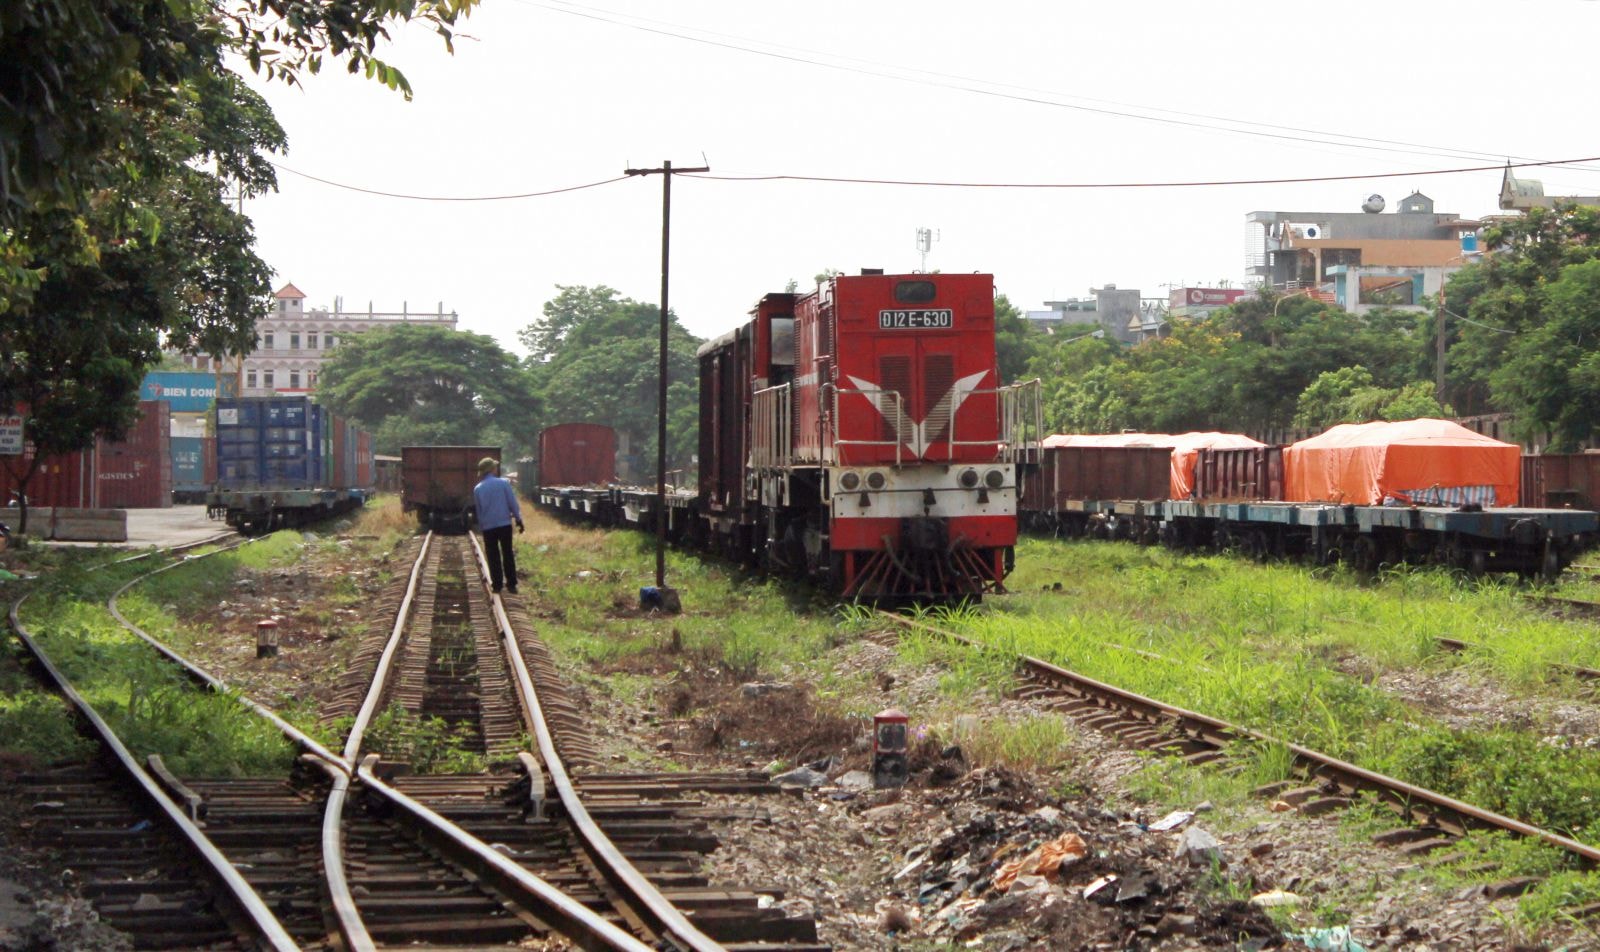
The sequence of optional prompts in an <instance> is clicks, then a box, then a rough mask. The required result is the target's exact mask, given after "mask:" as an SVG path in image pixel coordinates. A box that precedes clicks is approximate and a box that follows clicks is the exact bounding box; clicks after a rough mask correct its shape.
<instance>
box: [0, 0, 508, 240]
mask: <svg viewBox="0 0 1600 952" xmlns="http://www.w3.org/2000/svg"><path fill="white" fill-rule="evenodd" d="M476 4H477V0H340V2H338V3H327V2H324V0H7V2H6V3H5V4H3V5H0V63H5V64H6V68H5V69H4V70H0V228H3V227H5V226H9V225H11V224H13V221H14V219H13V217H12V216H14V215H17V214H23V213H26V212H27V211H28V210H29V209H31V208H33V207H35V206H37V205H41V204H43V205H53V206H62V207H67V208H73V209H76V208H78V207H80V206H81V204H82V202H83V201H84V200H85V199H86V197H88V196H89V195H90V194H91V193H92V192H93V191H94V190H95V189H97V188H100V187H102V186H103V185H104V184H105V182H106V179H107V177H109V178H110V180H112V181H116V180H117V179H119V178H120V175H119V174H118V171H117V166H118V165H119V164H120V163H121V162H122V161H123V160H124V159H125V158H126V157H127V156H128V155H129V154H130V153H136V152H137V151H138V148H139V145H140V143H139V140H138V138H137V135H136V133H137V132H139V131H140V126H141V123H140V121H139V117H140V116H142V115H147V114H151V113H162V112H166V111H170V110H171V109H172V108H173V106H174V105H175V104H177V103H179V102H181V101H183V100H184V99H186V98H188V97H189V96H191V95H192V94H193V84H194V83H195V82H196V81H198V80H201V79H205V78H210V79H215V78H217V77H220V76H223V75H225V74H226V72H227V71H226V68H225V67H224V66H223V56H224V54H225V53H229V52H234V53H238V54H239V55H241V56H242V57H244V59H245V60H246V61H247V62H248V63H249V64H250V67H251V69H253V70H255V71H256V72H258V73H264V74H265V75H266V76H268V77H269V78H271V79H275V80H281V81H283V82H286V83H290V84H294V83H296V82H298V80H299V77H300V74H301V72H302V71H309V72H312V73H315V72H317V71H318V70H320V69H321V67H322V64H323V62H324V60H325V58H326V59H337V60H342V61H343V62H344V63H345V66H346V68H347V69H348V70H349V71H350V72H352V73H355V72H362V71H364V72H365V73H366V75H367V76H368V77H369V78H372V79H375V80H378V81H380V82H383V83H385V84H386V85H388V86H389V87H390V88H392V89H399V90H401V91H403V92H405V93H406V94H407V95H408V96H409V93H410V85H409V83H407V82H406V79H405V77H404V75H402V74H401V73H400V71H399V70H397V69H395V68H394V67H393V66H390V65H389V64H387V63H385V62H383V61H382V60H381V59H378V58H377V57H376V56H375V55H374V51H375V50H376V47H377V43H378V41H380V40H383V39H386V38H387V37H388V27H389V25H390V24H392V23H395V22H398V21H410V20H420V21H423V22H427V23H431V24H432V25H433V26H434V28H435V29H436V30H437V31H438V32H439V34H440V35H441V36H442V37H443V39H444V41H445V43H446V45H448V44H449V43H450V40H451V29H452V27H453V26H454V25H455V23H456V21H457V20H458V19H459V18H460V17H462V16H465V15H466V14H468V13H469V12H470V11H471V9H472V7H474V6H475V5H476ZM220 171H221V172H222V174H224V175H228V176H230V177H233V173H234V172H235V171H236V170H235V169H231V168H227V167H223V168H221V169H220Z"/></svg>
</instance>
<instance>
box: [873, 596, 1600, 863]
mask: <svg viewBox="0 0 1600 952" xmlns="http://www.w3.org/2000/svg"><path fill="white" fill-rule="evenodd" d="M880 614H881V615H882V616H883V617H884V618H886V619H889V620H891V621H893V622H894V623H895V624H897V625H899V626H901V627H903V628H907V629H910V630H913V631H921V632H924V633H927V634H932V635H935V636H937V637H940V638H944V639H947V640H951V641H957V642H959V643H961V644H965V645H968V646H969V647H972V648H976V649H979V650H983V651H994V650H998V649H995V648H993V647H991V646H989V645H985V644H983V643H982V642H979V641H976V640H974V639H972V638H968V637H966V636H964V635H958V634H956V633H954V632H949V631H945V630H943V629H941V628H938V627H936V626H934V625H929V624H927V623H925V622H920V621H915V620H913V619H910V618H903V617H901V616H899V615H894V614H891V613H888V612H881V613H880ZM1018 662H1019V663H1020V664H1021V666H1022V668H1023V670H1024V671H1025V672H1027V673H1028V674H1030V675H1032V676H1034V677H1036V678H1038V679H1040V680H1045V681H1052V682H1055V683H1057V684H1061V685H1065V686H1067V687H1069V688H1070V689H1071V690H1073V691H1074V692H1077V693H1080V694H1084V695H1091V696H1093V697H1095V698H1097V699H1099V703H1101V704H1102V706H1107V705H1109V706H1113V707H1117V708H1120V709H1122V710H1123V711H1125V712H1127V713H1128V714H1130V715H1131V716H1133V717H1135V718H1137V719H1139V720H1141V721H1145V722H1146V723H1148V724H1150V725H1151V726H1152V727H1156V728H1164V729H1168V730H1172V731H1176V732H1179V733H1181V734H1183V735H1185V736H1187V737H1191V738H1195V739H1198V740H1201V741H1202V742H1204V743H1207V744H1210V745H1212V746H1216V747H1221V746H1223V745H1225V744H1227V743H1229V742H1233V741H1238V740H1251V741H1256V742H1259V743H1265V744H1271V745H1275V746H1279V747H1282V748H1284V749H1286V750H1288V751H1289V752H1290V753H1291V754H1292V755H1293V757H1294V761H1295V763H1296V764H1297V765H1298V766H1299V767H1301V768H1302V769H1303V770H1305V771H1306V772H1307V773H1308V774H1309V775H1311V776H1314V777H1317V778H1319V779H1323V780H1328V781H1331V782H1333V783H1334V784H1336V785H1337V786H1338V787H1339V788H1340V789H1342V790H1344V791H1346V792H1349V793H1354V792H1357V791H1362V790H1365V791H1369V792H1372V793H1376V794H1378V795H1379V796H1380V797H1381V798H1382V799H1383V800H1384V801H1385V802H1386V803H1387V804H1388V805H1389V806H1390V807H1391V808H1392V809H1395V810H1396V811H1397V812H1399V813H1401V814H1402V815H1404V816H1407V817H1409V818H1410V819H1412V820H1413V821H1416V822H1421V823H1424V824H1431V825H1434V826H1437V827H1439V828H1440V829H1443V830H1445V831H1447V832H1451V833H1453V834H1455V835H1462V834H1464V833H1466V831H1467V830H1468V829H1469V828H1472V827H1478V828H1488V829H1500V830H1505V831H1507V832H1511V833H1515V834H1517V835H1519V836H1523V837H1528V838H1531V839H1537V840H1542V841H1543V842H1545V843H1547V844H1549V845H1550V846H1554V847H1556V848H1558V849H1561V850H1564V851H1566V852H1568V853H1571V854H1573V855H1574V856H1576V857H1577V858H1578V859H1579V860H1581V861H1582V862H1583V863H1584V864H1586V865H1589V866H1593V865H1597V864H1600V849H1597V848H1595V847H1593V846H1590V845H1588V844H1586V843H1581V842H1579V841H1577V840H1574V839H1572V838H1571V837H1567V836H1562V835H1561V834H1559V833H1555V832H1552V831H1550V830H1545V829H1541V828H1539V827H1536V826H1533V825H1531V824H1528V823H1524V822H1522V821H1521V820H1516V819H1512V818H1511V817H1508V816H1502V815H1501V814H1498V813H1495V812H1493V811H1490V810H1485V809H1482V808H1481V807H1476V806H1473V805H1472V804H1470V803H1465V802H1463V801H1461V800H1457V799H1455V798H1453V797H1449V796H1446V795H1444V794H1442V793H1438V792H1436V791H1433V790H1429V789H1427V788H1425V787H1419V786H1416V785H1415V784H1410V783H1407V782H1406V781H1404V780H1400V779H1397V778H1395V777H1389V776H1386V775H1384V774H1380V773H1378V772H1376V771H1373V770H1367V769H1366V768H1364V767H1359V766H1356V765H1355V764H1352V763H1348V762H1346V761H1343V760H1340V759H1338V758H1336V757H1330V756H1328V755H1327V754H1324V753H1321V752H1318V751H1315V750H1312V749H1310V748H1308V747H1302V746H1300V745H1299V744H1292V743H1289V742H1287V741H1283V740H1279V739H1278V738H1275V737H1273V736H1271V735H1269V734H1266V733H1263V732H1261V731H1257V730H1254V729H1251V728H1247V727H1239V726H1236V725H1233V724H1230V723H1228V722H1227V721H1223V720H1219V719H1218V718H1214V717H1209V716H1207V715H1205V714H1199V713H1196V712H1194V711H1189V710H1185V709H1184V708H1181V707H1176V706H1174V705H1171V704H1166V703H1164V702H1162V701H1157V700H1155V699H1153V698H1148V697H1145V696H1144V695H1142V694H1136V693H1134V692H1132V691H1126V690H1123V689H1122V688H1119V687H1116V686H1115V685H1111V684H1106V683H1104V682H1102V681H1097V680H1095V679H1093V678H1090V677H1087V676H1085V675H1082V674H1078V673H1077V672H1074V671H1069V670H1067V669H1066V668H1063V667H1060V666H1059V665H1055V664H1052V663H1050V662H1048V661H1045V660H1043V659H1041V658H1035V657H1031V656H1028V655H1019V656H1018Z"/></svg>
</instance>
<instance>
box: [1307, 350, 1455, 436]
mask: <svg viewBox="0 0 1600 952" xmlns="http://www.w3.org/2000/svg"><path fill="white" fill-rule="evenodd" d="M1450 414H1451V410H1450V408H1449V407H1446V406H1441V405H1440V404H1439V401H1438V400H1437V399H1436V398H1435V397H1434V395H1433V385H1432V384H1430V383H1428V382H1427V381H1425V380H1417V381H1413V382H1411V383H1408V384H1405V385H1404V386H1401V387H1394V388H1387V387H1380V386H1378V385H1377V384H1376V383H1375V382H1374V381H1373V378H1372V372H1371V371H1369V370H1367V368H1365V367H1362V366H1355V367H1341V368H1339V369H1338V370H1330V371H1327V372H1325V373H1322V374H1319V375H1318V376H1317V379H1316V380H1313V381H1312V382H1311V385H1310V386H1308V387H1306V389H1305V390H1304V391H1302V392H1301V394H1300V398H1299V400H1298V401H1297V402H1296V410H1295V416H1294V425H1295V426H1297V427H1306V428H1309V429H1317V430H1320V429H1326V428H1327V427H1330V426H1333V425H1334V424H1336V423H1367V422H1370V421H1373V420H1415V419H1418V418H1421V417H1445V416H1449V415H1450Z"/></svg>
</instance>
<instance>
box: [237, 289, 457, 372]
mask: <svg viewBox="0 0 1600 952" xmlns="http://www.w3.org/2000/svg"><path fill="white" fill-rule="evenodd" d="M305 301H306V295H305V292H303V291H301V290H300V289H299V288H297V287H295V286H294V285H293V284H285V285H284V286H283V287H282V288H280V289H279V290H278V292H277V293H276V294H274V295H273V308H272V311H271V313H269V314H266V315H264V316H262V318H261V319H260V320H258V321H257V322H256V349H255V351H254V352H253V353H251V354H250V355H249V356H247V357H245V358H244V360H243V362H242V365H241V366H240V368H239V375H240V381H239V384H240V387H241V392H242V393H243V395H245V396H270V395H272V394H274V393H287V394H294V393H308V392H310V391H311V390H313V389H315V388H316V385H317V376H318V374H319V372H320V371H321V369H322V364H323V363H324V362H325V361H326V360H327V359H328V354H329V353H330V352H331V351H332V350H333V348H335V347H337V346H338V344H339V341H340V340H341V339H343V338H344V337H345V336H347V335H350V334H355V333H359V332H360V331H365V330H372V329H373V328H377V327H394V326H395V325H397V324H417V325H423V326H431V327H447V328H449V329H450V330H455V329H456V321H457V315H456V312H455V311H450V312H448V313H446V312H445V309H444V304H443V302H440V304H439V307H438V309H437V310H436V311H434V312H431V313H430V312H427V311H422V312H413V311H411V310H410V309H409V308H408V307H406V306H405V305H401V310H400V311H398V312H394V311H374V310H373V309H372V305H371V304H370V303H369V304H368V305H367V309H366V310H365V311H346V310H345V309H344V304H343V301H341V300H340V299H339V298H334V301H333V310H331V311H330V310H328V309H327V308H312V309H311V310H306V307H305Z"/></svg>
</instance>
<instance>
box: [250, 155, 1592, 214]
mask: <svg viewBox="0 0 1600 952" xmlns="http://www.w3.org/2000/svg"><path fill="white" fill-rule="evenodd" d="M269 161H270V160H269ZM1571 162H1600V155H1596V156H1588V157H1586V158H1581V159H1551V160H1550V161H1548V162H1512V163H1510V164H1509V165H1474V166H1468V167H1465V168H1454V169H1432V170H1429V171H1421V172H1418V171H1409V172H1368V173H1364V174H1360V175H1306V176H1300V177H1297V178H1273V179H1219V180H1213V181H1190V182H1185V181H1174V182H943V181H933V180H918V179H880V178H847V177H843V176H831V175H796V174H772V175H727V174H717V175H712V174H708V173H689V172H685V173H681V174H682V175H683V177H684V178H691V179H706V180H712V181H720V182H826V183H836V184H844V185H900V186H918V187H923V188H1023V189H1030V188H1034V189H1037V188H1043V189H1052V188H1053V189H1111V188H1218V187H1224V186H1233V185H1292V184H1300V183H1306V182H1349V181H1359V180H1361V179H1385V178H1416V177H1418V176H1424V175H1459V174H1461V173H1465V172H1498V171H1500V170H1501V169H1507V168H1512V169H1522V168H1529V167H1532V166H1541V165H1562V164H1567V163H1571ZM272 165H273V167H274V168H276V169H278V170H279V171H281V172H288V173H289V174H290V175H297V176H299V177H301V178H305V179H310V180H311V181H313V182H320V183H321V184H323V185H329V186H332V187H334V188H342V189H346V190H348V191H352V192H360V193H361V194H363V195H378V196H382V197H384V198H400V199H408V200H411V201H418V202H506V201H516V200H519V199H527V198H543V197H545V196H549V195H561V194H563V193H566V192H578V191H582V190H583V189H587V188H598V187H600V186H602V185H610V184H612V183H614V182H621V181H624V180H626V179H627V178H629V176H627V175H619V176H617V177H616V178H608V179H601V180H600V181H598V182H589V183H586V184H584V185H569V186H566V187H564V188H550V189H544V190H542V191H535V192H519V193H517V194H514V195H412V194H408V193H405V192H388V191H383V190H381V189H375V188H365V187H363V186H360V185H350V184H347V183H345V182H335V181H333V180H332V179H325V178H322V177H321V176H317V175H311V174H310V173H307V172H301V171H298V170H296V169H291V168H289V167H288V166H286V165H282V164H279V163H278V162H273V163H272Z"/></svg>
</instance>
